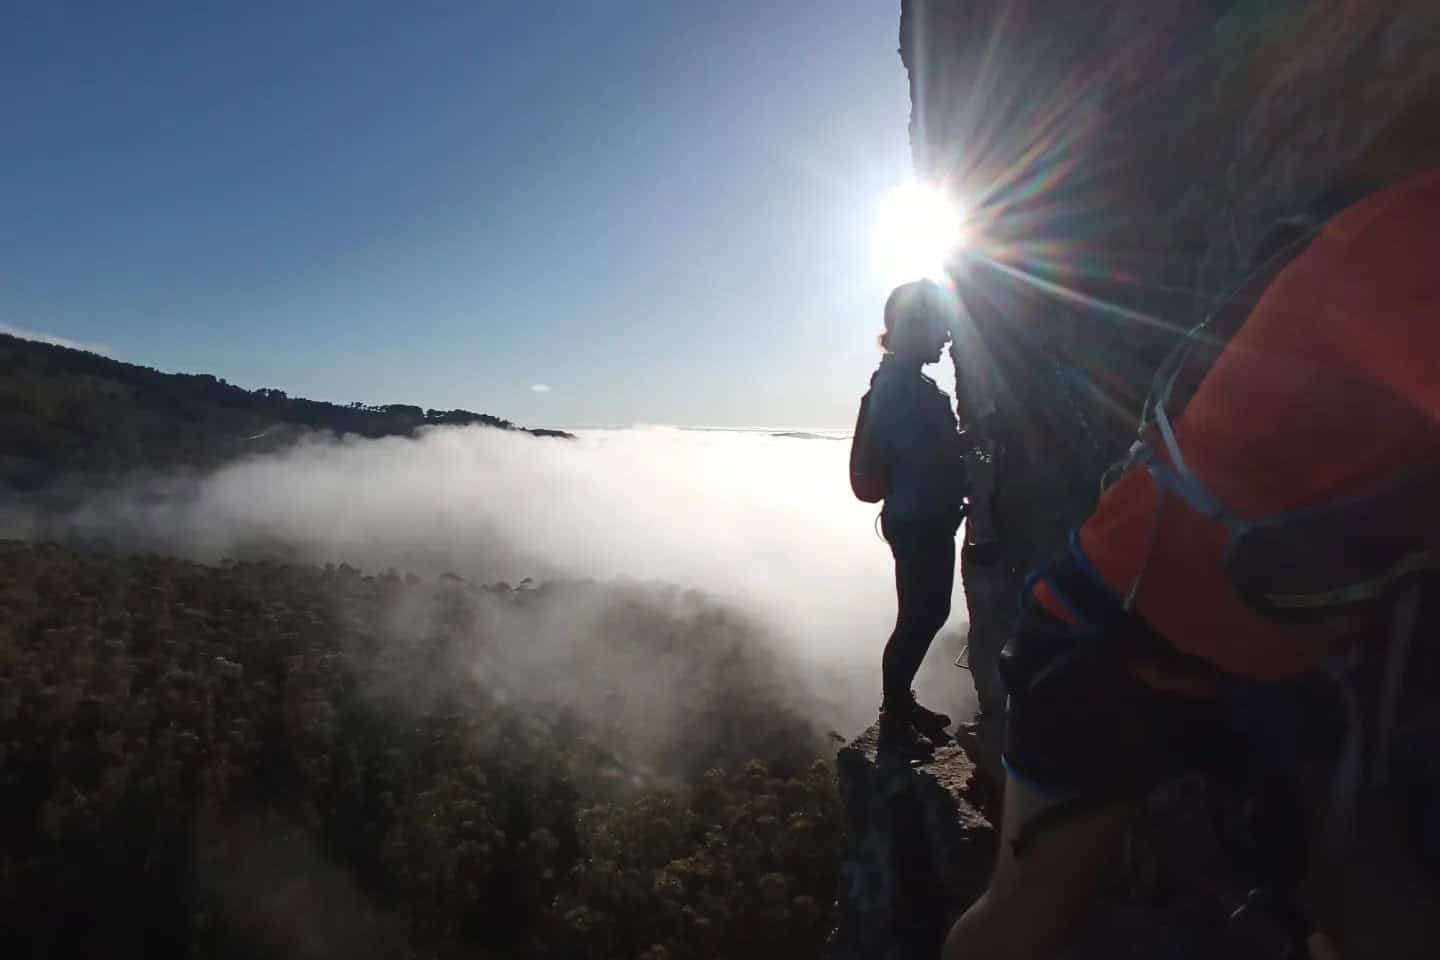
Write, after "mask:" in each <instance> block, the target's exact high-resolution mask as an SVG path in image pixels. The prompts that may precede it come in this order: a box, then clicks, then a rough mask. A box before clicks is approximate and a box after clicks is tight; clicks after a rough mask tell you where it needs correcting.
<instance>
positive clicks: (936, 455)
mask: <svg viewBox="0 0 1440 960" xmlns="http://www.w3.org/2000/svg"><path fill="white" fill-rule="evenodd" d="M954 309H955V300H954V296H953V294H952V293H951V292H950V291H948V290H947V289H946V288H944V287H942V286H941V285H939V284H936V283H932V282H930V281H925V280H922V281H916V282H913V283H907V284H904V285H902V286H899V287H897V288H896V289H895V290H894V291H893V292H892V293H891V294H890V297H889V299H888V300H887V301H886V303H885V332H884V333H883V334H882V335H881V337H880V346H881V347H882V348H883V349H884V350H885V357H884V358H883V359H882V360H881V361H880V367H879V369H877V370H876V371H875V375H874V376H873V377H872V378H871V380H870V394H869V409H868V415H867V421H866V429H865V433H866V435H867V436H866V438H865V442H866V444H867V446H868V449H869V450H870V451H872V452H873V456H874V457H875V458H876V459H877V460H878V461H879V462H881V463H883V464H884V466H885V470H886V473H887V481H886V486H885V496H884V500H885V506H884V509H883V511H882V512H881V515H880V523H881V530H882V531H883V533H884V535H885V539H886V541H887V542H888V543H889V544H890V551H891V553H893V554H894V556H895V593H896V599H897V603H898V610H897V613H896V617H895V629H894V631H893V632H892V633H891V634H890V639H889V641H888V642H887V643H886V644H885V655H884V661H883V664H884V694H883V699H882V701H881V707H880V736H881V740H882V743H883V742H887V741H888V742H890V743H893V744H899V745H903V746H913V747H916V748H920V749H923V747H922V745H921V744H920V742H919V741H918V740H917V739H916V737H915V734H916V732H917V730H918V731H919V732H926V733H933V732H937V731H939V730H943V729H944V728H945V727H947V726H949V724H950V718H949V717H947V716H945V715H944V714H942V713H937V712H935V711H933V710H929V709H927V708H925V707H923V706H921V705H920V704H919V703H917V702H916V701H915V695H914V693H913V691H912V690H911V688H910V685H911V683H912V682H913V681H914V679H915V674H916V672H917V671H918V670H919V669H920V664H921V662H922V661H923V660H924V659H925V654H926V652H927V651H928V650H929V649H930V643H931V641H932V640H934V638H935V635H936V634H937V633H938V632H939V631H940V628H941V627H942V626H944V625H945V620H946V619H947V618H948V617H949V616H950V595H951V592H952V590H953V589H954V585H955V531H956V530H957V529H958V528H959V526H960V520H961V518H962V516H963V514H964V507H963V498H964V493H965V489H964V487H965V458H964V449H963V446H962V442H961V439H960V435H959V433H958V430H957V426H956V422H955V415H954V413H952V412H951V407H950V399H949V398H948V397H947V396H946V395H945V393H944V392H943V391H942V390H941V389H940V388H939V387H938V386H936V384H935V381H933V380H931V379H930V378H929V377H927V376H925V375H924V374H923V373H922V372H921V368H922V367H924V366H925V365H926V364H927V363H935V362H937V361H938V360H939V359H940V357H941V354H942V353H943V351H944V349H945V344H946V343H947V342H948V341H949V339H950V319H951V317H952V316H953V315H954Z"/></svg>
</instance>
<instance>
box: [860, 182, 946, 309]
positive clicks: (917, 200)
mask: <svg viewBox="0 0 1440 960" xmlns="http://www.w3.org/2000/svg"><path fill="white" fill-rule="evenodd" d="M875 220H876V223H875V235H874V239H873V243H874V255H875V268H876V270H877V271H878V272H879V274H880V275H881V276H882V277H885V278H886V279H887V280H888V281H889V282H891V283H892V284H900V283H904V282H905V281H907V280H914V279H916V278H919V277H928V278H929V279H931V280H940V279H943V278H944V276H945V265H946V263H947V262H949V260H950V257H951V255H952V254H953V253H954V252H955V250H956V249H957V248H959V247H960V246H961V244H963V243H964V240H965V234H964V225H963V213H962V211H961V210H960V209H959V208H958V207H957V205H956V204H955V201H954V200H953V199H951V198H950V197H949V196H948V195H947V194H946V193H945V192H944V191H943V190H941V189H939V188H937V187H934V186H930V185H928V184H923V183H916V182H913V181H908V182H905V183H901V184H899V185H897V186H895V187H893V188H891V189H890V190H888V191H887V192H886V193H885V194H884V195H883V196H881V198H880V202H879V204H878V209H877V210H876V214H875Z"/></svg>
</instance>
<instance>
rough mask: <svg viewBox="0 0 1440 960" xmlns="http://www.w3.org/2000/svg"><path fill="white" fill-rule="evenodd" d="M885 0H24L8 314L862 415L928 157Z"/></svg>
mask: <svg viewBox="0 0 1440 960" xmlns="http://www.w3.org/2000/svg"><path fill="white" fill-rule="evenodd" d="M898 19H899V2H898V0H895V2H888V0H792V2H787V3H783V4H775V3H763V2H758V0H757V2H748V0H747V2H732V3H708V2H707V3H700V2H688V0H684V2H682V0H665V2H651V0H627V2H625V3H599V2H591V0H587V2H560V0H555V2H540V0H536V2H531V3H515V2H505V3H500V2H477V0H470V2H458V0H457V2H446V3H439V2H422V0H417V2H411V3H404V4H401V3H393V2H392V3H369V2H347V3H321V2H318V0H308V2H305V3H293V2H288V3H270V2H247V3H240V2H223V3H219V2H217V3H196V2H193V0H191V2H184V3H181V2H175V3H169V2H166V3H149V2H136V3H130V4H120V3H113V2H95V3H70V2H61V0H40V2H28V0H19V2H16V3H9V4H6V5H5V6H4V8H3V11H0V124H3V128H4V131H5V133H4V141H5V150H4V154H3V156H4V159H3V161H0V170H3V175H0V326H8V327H10V328H20V329H23V330H29V331H36V332H40V333H44V334H47V335H50V336H54V337H63V338H66V339H69V340H73V341H79V342H82V343H92V344H100V345H103V346H104V347H105V348H106V349H107V350H108V351H109V352H110V353H111V354H112V355H114V356H116V357H118V358H120V359H124V360H129V361H133V362H137V363H144V364H147V365H150V366H155V367H159V368H161V369H165V370H182V371H189V372H211V373H214V374H216V375H217V376H221V377H225V378H227V379H229V380H230V381H232V382H234V383H239V384H241V385H244V386H248V387H258V386H275V387H280V388H282V389H285V390H288V391H290V392H291V393H292V394H297V395H303V396H310V397H315V398H317V399H327V400H335V401H340V402H348V401H351V400H362V401H365V402H375V403H379V402H411V403H419V404H422V405H425V406H433V407H456V406H458V407H466V408H469V409H474V410H482V411H486V412H490V413H495V414H498V415H501V416H507V417H511V418H512V419H515V420H518V421H521V422H525V423H532V424H540V425H557V426H565V425H601V424H626V423H632V422H644V423H682V424H696V425H736V426H740V425H789V426H829V425H844V424H846V423H847V422H848V421H849V420H850V418H851V417H853V414H854V407H855V402H856V398H857V397H858V394H859V392H860V391H861V390H862V389H863V387H864V385H865V377H866V374H867V373H868V371H869V369H870V368H871V367H872V366H873V364H874V362H875V349H874V340H873V337H874V333H875V330H876V328H877V327H878V323H879V314H880V308H881V305H882V304H883V301H884V297H885V294H886V292H887V284H886V282H885V281H886V278H884V277H882V276H880V275H879V272H878V271H877V270H876V269H875V266H874V263H873V256H872V249H871V237H870V233H871V228H872V224H873V221H874V217H875V205H876V203H877V201H878V199H879V197H880V196H881V194H882V193H883V192H884V191H885V189H886V188H887V187H889V186H891V185H893V184H895V183H896V182H898V181H900V180H901V179H903V178H904V177H905V175H906V174H907V173H908V170H909V149H908V145H907V141H906V122H907V118H908V113H909V103H908V98H907V95H906V81H905V74H904V70H903V68H902V66H901V63H900V60H899V56H898V55H897V53H896V46H897V30H898ZM535 384H547V385H549V386H550V387H551V389H550V390H549V391H548V392H536V391H534V390H532V385H535Z"/></svg>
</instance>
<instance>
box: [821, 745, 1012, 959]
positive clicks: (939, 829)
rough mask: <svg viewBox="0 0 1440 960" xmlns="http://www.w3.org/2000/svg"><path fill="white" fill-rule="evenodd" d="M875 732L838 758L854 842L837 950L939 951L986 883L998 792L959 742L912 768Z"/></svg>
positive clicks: (899, 954) (854, 953) (880, 953)
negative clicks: (990, 808)
mask: <svg viewBox="0 0 1440 960" xmlns="http://www.w3.org/2000/svg"><path fill="white" fill-rule="evenodd" d="M876 738H877V728H875V727H871V728H870V729H869V730H867V731H865V733H863V734H861V735H860V737H859V738H857V739H856V740H855V741H853V742H852V743H850V744H849V745H848V746H846V747H845V748H844V749H842V750H841V751H840V754H839V757H838V769H839V776H840V788H841V802H842V804H843V805H844V808H845V812H846V835H847V837H848V838H849V840H848V846H847V848H846V851H845V858H844V860H843V861H842V863H841V867H840V887H841V889H840V902H841V916H840V924H839V928H838V930H837V931H836V934H835V938H834V940H833V942H832V945H831V946H832V953H831V956H832V957H833V960H905V958H909V957H917V958H918V957H926V958H931V957H935V956H938V955H939V950H940V944H941V943H942V942H943V940H944V937H945V931H946V930H948V929H949V925H950V922H951V921H953V920H954V918H955V916H956V915H957V914H958V912H959V909H960V908H961V906H962V905H963V904H966V903H969V902H970V901H971V900H973V899H974V898H975V897H976V896H978V895H979V894H980V892H981V891H982V890H984V889H985V883H986V880H987V878H988V877H989V872H990V863H991V861H992V859H993V858H994V855H995V831H994V830H993V828H992V827H991V822H990V818H989V816H988V815H987V814H986V812H985V809H984V808H985V807H986V806H987V805H988V804H989V802H990V799H991V798H992V797H993V792H992V791H990V790H989V789H988V788H987V783H986V781H985V779H984V778H983V777H980V776H978V771H977V769H976V766H975V764H974V763H973V762H972V761H971V759H970V757H969V756H968V755H967V754H966V752H965V750H964V749H962V748H961V747H960V746H959V745H958V744H955V743H950V744H947V745H945V746H942V747H940V748H939V749H937V750H936V753H935V759H934V760H933V761H932V762H930V763H927V764H925V765H923V766H920V767H915V768H912V767H910V766H909V765H907V764H905V763H904V762H897V761H893V760H891V759H890V758H889V757H882V756H878V755H877V749H876Z"/></svg>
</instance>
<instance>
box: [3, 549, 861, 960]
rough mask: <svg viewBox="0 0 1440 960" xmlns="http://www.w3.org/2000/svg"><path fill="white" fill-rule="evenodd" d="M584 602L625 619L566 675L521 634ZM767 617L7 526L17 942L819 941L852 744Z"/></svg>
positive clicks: (468, 948) (574, 586)
mask: <svg viewBox="0 0 1440 960" xmlns="http://www.w3.org/2000/svg"><path fill="white" fill-rule="evenodd" d="M562 606H563V607H568V608H571V609H576V610H583V611H585V617H586V622H588V623H590V624H591V625H592V629H594V630H596V631H597V632H598V633H601V634H604V636H603V637H593V638H592V637H591V636H582V637H576V638H574V643H573V646H572V647H571V648H569V649H570V651H571V652H570V653H567V654H566V655H565V657H561V658H560V659H559V661H558V665H559V667H561V669H558V670H557V669H556V666H557V664H556V663H555V662H547V663H544V664H537V663H536V662H535V661H534V658H533V657H528V654H530V653H533V651H534V649H535V647H536V644H537V642H538V641H537V637H536V636H535V635H527V634H526V633H525V632H524V631H523V630H518V629H516V625H517V624H519V623H523V622H526V621H525V619H524V618H525V617H526V616H527V615H528V614H529V613H531V612H535V611H539V610H555V609H557V608H559V607H562ZM755 635H756V631H755V629H754V625H753V624H750V623H748V622H746V621H745V620H744V619H743V618H742V617H740V616H738V615H736V614H734V613H733V612H731V611H729V610H727V609H724V608H721V607H718V606H715V605H713V604H711V603H709V602H707V601H704V600H702V599H700V598H698V597H696V596H694V595H692V594H687V593H684V592H681V591H675V590H669V589H662V588H658V587H641V586H633V587H620V586H605V585H597V584H590V583H560V584H553V585H548V586H544V587H539V588H535V589H528V588H527V589H518V590H512V589H510V588H508V587H503V586H501V587H488V588H480V587H474V586H471V585H468V584H465V583H463V582H461V581H459V580H456V579H442V580H441V581H438V582H426V581H420V580H418V579H416V578H414V577H404V578H402V577H400V576H398V575H395V574H393V573H392V574H388V575H384V576H380V577H371V576H364V575H362V574H361V573H360V572H359V571H356V570H354V569H352V568H349V567H346V566H342V567H339V568H334V567H326V568H323V569H321V568H305V567H287V566H281V565H272V564H248V563H247V564H228V565H225V566H222V567H205V566H199V565H194V564H189V563H184V562H181V561H177V560H171V559H163V558H158V557H136V558H128V559H117V558H107V557H92V556H84V555H79V554H76V553H73V552H69V551H67V550H64V549H61V548H59V547H53V546H37V545H27V544H19V543H13V542H12V543H0V953H3V954H4V955H5V956H15V957H20V956H74V955H78V954H84V955H90V956H107V957H124V956H145V957H166V956H182V955H186V956H204V957H265V956H275V957H281V956H283V957H330V956H335V957H340V956H344V957H347V958H353V957H357V956H375V957H382V956H383V957H402V956H412V957H461V956H463V957H467V958H481V957H521V956H526V957H533V956H540V957H544V956H553V957H595V958H600V957H651V958H659V957H671V958H692V957H693V958H697V960H698V958H702V957H720V956H732V957H733V956H748V957H777V958H778V957H787V958H789V957H796V956H813V955H815V954H816V953H817V952H818V950H819V948H820V945H821V943H822V940H823V937H824V936H825V933H826V931H827V930H828V929H829V918H830V902H831V899H832V897H833V893H834V889H835V882H836V860H837V858H836V850H837V845H838V842H839V834H840V825H839V820H838V817H837V811H836V808H835V796H834V790H833V784H832V772H831V768H830V765H829V763H828V761H824V760H821V759H819V758H821V757H822V756H824V755H825V754H826V753H828V749H827V747H826V745H825V743H824V740H823V738H822V737H820V736H818V735H817V733H816V731H814V730H813V729H812V728H811V725H810V723H809V721H808V720H807V719H806V715H807V712H808V709H807V708H808V705H807V703H806V701H805V700H804V698H803V696H802V695H801V694H799V693H798V692H797V688H796V687H795V686H794V685H793V678H792V679H790V680H787V678H786V677H785V675H784V672H783V671H781V670H779V669H778V668H777V665H776V664H775V663H773V662H772V660H771V658H770V657H769V656H767V654H766V653H765V652H764V650H763V649H762V648H761V646H760V645H759V644H758V643H757V642H755V640H754V639H753V638H754V637H755ZM552 644H553V641H552ZM590 646H595V647H596V649H595V650H592V651H590V652H589V653H585V652H584V651H586V650H587V648H588V647H590ZM570 656H573V657H574V659H573V660H570V661H568V663H569V665H570V666H573V669H574V671H576V672H577V673H578V674H579V676H577V677H571V676H569V675H568V674H567V672H566V671H565V670H564V669H563V667H565V666H566V665H567V660H566V657H570ZM517 658H518V659H517ZM526 664H528V665H529V668H528V669H527V668H526ZM606 664H609V665H610V668H609V669H607V668H606V666H605V665H606ZM661 678H664V679H663V681H662V679H661ZM579 690H584V691H585V692H586V693H587V695H588V696H587V697H586V698H585V699H584V700H581V699H577V698H576V697H575V696H573V695H572V694H573V693H574V691H579ZM567 691H569V692H567ZM662 701H663V702H662Z"/></svg>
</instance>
